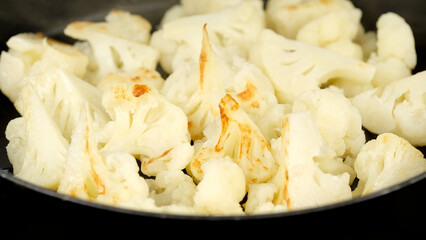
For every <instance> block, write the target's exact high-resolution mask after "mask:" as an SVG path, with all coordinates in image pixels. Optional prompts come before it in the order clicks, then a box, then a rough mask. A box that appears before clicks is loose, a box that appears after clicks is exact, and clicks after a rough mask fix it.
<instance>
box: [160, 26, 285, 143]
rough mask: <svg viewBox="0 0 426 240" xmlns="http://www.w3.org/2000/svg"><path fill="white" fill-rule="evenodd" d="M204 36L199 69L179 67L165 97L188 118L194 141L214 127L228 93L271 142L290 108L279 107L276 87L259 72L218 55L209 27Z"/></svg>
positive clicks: (173, 74) (244, 61)
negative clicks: (211, 40) (221, 103)
mask: <svg viewBox="0 0 426 240" xmlns="http://www.w3.org/2000/svg"><path fill="white" fill-rule="evenodd" d="M203 33H204V36H203V40H202V41H203V43H202V49H201V54H200V57H199V60H198V62H197V63H198V65H194V64H187V65H185V66H183V65H182V66H180V67H178V68H177V69H176V70H175V71H174V72H173V73H172V74H171V75H170V76H169V77H168V78H167V81H166V83H165V85H164V88H163V89H162V94H163V95H164V96H166V97H167V99H169V100H170V101H171V102H173V103H174V104H176V105H177V106H179V107H180V108H182V109H183V111H184V112H185V113H186V115H187V116H188V120H189V126H188V127H189V131H190V132H191V137H192V139H193V140H198V139H201V138H203V137H204V135H205V134H204V131H205V130H206V128H208V126H209V125H212V124H215V119H216V118H217V117H218V116H219V108H218V105H219V102H220V99H221V98H222V97H223V96H224V95H225V94H226V93H229V94H231V95H233V96H234V98H235V99H236V100H237V101H238V102H239V104H240V106H241V107H242V108H243V109H244V110H245V111H246V112H247V113H248V114H249V116H250V117H251V118H252V120H253V121H254V122H255V123H256V124H258V126H259V127H260V129H261V131H262V132H263V133H264V134H265V136H266V137H267V138H268V140H269V139H271V138H273V137H275V136H276V135H277V134H276V132H275V128H279V125H280V123H279V122H280V118H281V119H282V116H283V115H284V112H286V111H288V110H289V106H284V105H280V104H278V100H277V98H276V97H275V94H274V91H275V90H274V87H273V86H272V84H271V82H270V80H269V79H268V77H267V76H266V75H265V74H264V73H263V72H262V70H261V69H260V68H258V67H257V66H256V65H254V64H252V63H249V62H248V61H246V60H244V59H242V58H239V57H233V58H226V57H224V56H220V55H218V54H217V52H216V51H215V49H214V47H215V46H214V45H213V44H211V42H210V38H209V34H208V32H207V25H205V26H204V32H203ZM265 115H267V116H270V117H268V118H265ZM281 115H282V116H281Z"/></svg>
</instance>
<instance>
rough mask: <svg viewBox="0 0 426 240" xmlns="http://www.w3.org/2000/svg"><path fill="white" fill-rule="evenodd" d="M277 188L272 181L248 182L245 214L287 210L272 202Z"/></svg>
mask: <svg viewBox="0 0 426 240" xmlns="http://www.w3.org/2000/svg"><path fill="white" fill-rule="evenodd" d="M277 190H278V188H277V186H276V185H275V184H273V183H256V184H250V185H249V190H248V194H247V202H246V203H245V204H244V210H245V213H247V214H262V213H272V212H283V211H287V208H286V207H285V206H283V205H275V204H274V203H273V200H274V196H275V194H276V192H277Z"/></svg>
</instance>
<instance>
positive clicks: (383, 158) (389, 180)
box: [355, 133, 426, 195]
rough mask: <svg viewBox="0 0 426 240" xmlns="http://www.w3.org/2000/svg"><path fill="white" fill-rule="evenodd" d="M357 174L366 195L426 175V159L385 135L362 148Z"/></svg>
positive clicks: (395, 136) (417, 151)
mask: <svg viewBox="0 0 426 240" xmlns="http://www.w3.org/2000/svg"><path fill="white" fill-rule="evenodd" d="M355 171H356V172H357V176H358V178H359V183H358V186H360V187H361V189H362V192H361V194H362V195H366V194H369V193H372V192H375V191H379V190H381V189H384V188H387V187H390V186H393V185H396V184H398V183H400V182H403V181H405V180H408V179H410V178H412V177H415V176H417V175H419V174H422V173H424V172H426V159H425V158H424V157H423V154H422V153H421V152H420V151H419V150H418V149H416V148H414V147H413V146H412V145H411V144H410V143H409V142H407V141H406V140H405V139H403V138H401V137H398V136H397V135H395V134H392V133H383V134H380V135H379V136H378V137H377V139H375V140H371V141H369V142H367V143H366V144H365V145H364V146H363V147H362V149H361V152H360V153H359V154H358V157H357V158H356V160H355Z"/></svg>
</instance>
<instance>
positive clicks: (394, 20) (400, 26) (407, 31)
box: [377, 13, 417, 69]
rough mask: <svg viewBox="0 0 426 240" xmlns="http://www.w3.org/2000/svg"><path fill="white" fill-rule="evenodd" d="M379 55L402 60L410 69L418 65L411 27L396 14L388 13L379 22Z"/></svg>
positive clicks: (384, 57)
mask: <svg viewBox="0 0 426 240" xmlns="http://www.w3.org/2000/svg"><path fill="white" fill-rule="evenodd" d="M377 55H378V56H379V57H380V58H383V59H387V58H390V57H396V58H399V59H401V60H402V61H403V62H404V63H405V65H407V67H408V68H410V69H413V68H414V67H415V66H416V63H417V55H416V49H415V46H414V36H413V32H412V31H411V28H410V26H409V25H408V24H407V22H405V20H404V19H403V18H402V17H400V16H399V15H397V14H395V13H386V14H383V15H381V16H380V18H379V20H378V21H377Z"/></svg>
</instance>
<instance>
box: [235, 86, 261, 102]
mask: <svg viewBox="0 0 426 240" xmlns="http://www.w3.org/2000/svg"><path fill="white" fill-rule="evenodd" d="M256 91H257V88H256V86H255V85H254V84H253V83H251V82H250V81H247V82H246V86H245V90H244V91H242V92H240V93H238V94H237V97H238V99H239V100H241V101H250V100H251V99H253V97H254V95H256Z"/></svg>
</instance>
